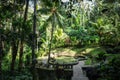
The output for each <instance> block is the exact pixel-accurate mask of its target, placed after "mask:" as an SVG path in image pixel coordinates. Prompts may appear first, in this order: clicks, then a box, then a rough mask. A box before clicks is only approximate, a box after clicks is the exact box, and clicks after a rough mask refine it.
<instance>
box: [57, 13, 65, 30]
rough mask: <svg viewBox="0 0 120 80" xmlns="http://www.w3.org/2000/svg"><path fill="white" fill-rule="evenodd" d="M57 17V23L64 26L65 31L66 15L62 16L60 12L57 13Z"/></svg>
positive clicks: (61, 26)
mask: <svg viewBox="0 0 120 80" xmlns="http://www.w3.org/2000/svg"><path fill="white" fill-rule="evenodd" d="M56 18H57V23H58V25H59V27H60V28H62V29H63V31H64V22H63V21H64V17H63V16H61V15H60V14H59V13H56Z"/></svg>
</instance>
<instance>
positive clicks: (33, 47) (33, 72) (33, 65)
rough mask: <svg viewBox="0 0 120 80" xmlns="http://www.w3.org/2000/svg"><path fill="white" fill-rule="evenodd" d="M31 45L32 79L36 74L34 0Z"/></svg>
mask: <svg viewBox="0 0 120 80" xmlns="http://www.w3.org/2000/svg"><path fill="white" fill-rule="evenodd" d="M32 37H33V45H32V74H33V80H37V76H36V69H35V64H36V59H35V48H36V0H34V15H33V36H32Z"/></svg>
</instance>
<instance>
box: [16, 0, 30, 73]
mask: <svg viewBox="0 0 120 80" xmlns="http://www.w3.org/2000/svg"><path fill="white" fill-rule="evenodd" d="M28 6H29V0H27V2H26V8H25V13H24V20H23V23H22V27H23V26H25V23H26V20H27V13H28ZM23 32H24V31H23V29H22V31H21V41H20V53H19V64H18V70H19V71H21V68H22V67H23V61H22V57H23V50H24V36H22V34H23Z"/></svg>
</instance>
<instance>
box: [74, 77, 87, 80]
mask: <svg viewBox="0 0 120 80" xmlns="http://www.w3.org/2000/svg"><path fill="white" fill-rule="evenodd" d="M72 80H89V79H88V78H87V77H72Z"/></svg>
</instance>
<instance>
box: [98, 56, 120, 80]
mask: <svg viewBox="0 0 120 80" xmlns="http://www.w3.org/2000/svg"><path fill="white" fill-rule="evenodd" d="M99 71H100V75H101V78H100V80H103V79H106V80H120V56H115V57H113V58H112V59H111V60H110V61H109V62H108V63H107V64H103V65H101V67H100V69H99Z"/></svg>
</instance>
